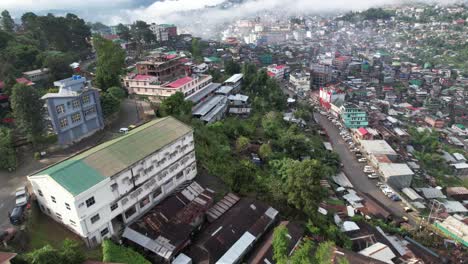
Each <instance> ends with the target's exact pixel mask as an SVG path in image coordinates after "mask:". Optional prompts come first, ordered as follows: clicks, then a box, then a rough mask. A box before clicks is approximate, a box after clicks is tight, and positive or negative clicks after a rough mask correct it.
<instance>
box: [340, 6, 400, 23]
mask: <svg viewBox="0 0 468 264" xmlns="http://www.w3.org/2000/svg"><path fill="white" fill-rule="evenodd" d="M393 15H394V13H393V12H392V11H388V10H384V9H382V8H369V9H367V10H365V11H362V12H352V11H351V12H348V13H346V14H345V15H344V16H342V17H341V19H342V20H345V21H353V22H356V21H359V20H377V19H383V20H388V19H390V18H391V17H392V16H393Z"/></svg>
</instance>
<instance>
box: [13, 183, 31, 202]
mask: <svg viewBox="0 0 468 264" xmlns="http://www.w3.org/2000/svg"><path fill="white" fill-rule="evenodd" d="M15 196H16V206H25V205H27V204H28V201H29V192H28V189H27V188H26V186H23V187H20V188H18V189H16V191H15Z"/></svg>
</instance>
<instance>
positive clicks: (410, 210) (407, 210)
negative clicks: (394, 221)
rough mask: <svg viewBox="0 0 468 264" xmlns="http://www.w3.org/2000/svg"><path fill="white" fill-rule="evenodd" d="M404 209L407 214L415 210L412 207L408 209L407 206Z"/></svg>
mask: <svg viewBox="0 0 468 264" xmlns="http://www.w3.org/2000/svg"><path fill="white" fill-rule="evenodd" d="M403 209H404V210H405V212H407V213H410V212H413V209H412V208H411V207H408V206H405V207H404V208H403Z"/></svg>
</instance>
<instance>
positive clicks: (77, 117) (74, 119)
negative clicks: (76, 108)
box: [71, 113, 81, 123]
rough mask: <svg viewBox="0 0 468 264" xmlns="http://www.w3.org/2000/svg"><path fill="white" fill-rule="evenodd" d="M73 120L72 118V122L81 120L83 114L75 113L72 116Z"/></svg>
mask: <svg viewBox="0 0 468 264" xmlns="http://www.w3.org/2000/svg"><path fill="white" fill-rule="evenodd" d="M71 120H72V123H76V122H78V121H80V120H81V115H80V113H74V114H73V115H72V116H71Z"/></svg>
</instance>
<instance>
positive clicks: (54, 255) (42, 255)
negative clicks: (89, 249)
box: [24, 239, 85, 264]
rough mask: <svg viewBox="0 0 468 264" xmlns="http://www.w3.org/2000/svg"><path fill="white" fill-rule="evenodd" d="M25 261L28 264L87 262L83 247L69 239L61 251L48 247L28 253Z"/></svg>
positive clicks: (78, 263)
mask: <svg viewBox="0 0 468 264" xmlns="http://www.w3.org/2000/svg"><path fill="white" fill-rule="evenodd" d="M24 259H25V261H26V263H28V264H63V263H67V264H81V263H83V262H84V261H85V257H84V254H83V251H82V248H81V245H80V244H79V243H78V242H76V241H73V240H68V239H66V240H65V241H63V244H62V247H61V248H59V249H55V248H53V247H52V246H50V245H47V246H44V247H42V248H40V249H36V250H34V251H32V252H30V253H27V254H26V256H25V258H24Z"/></svg>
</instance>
